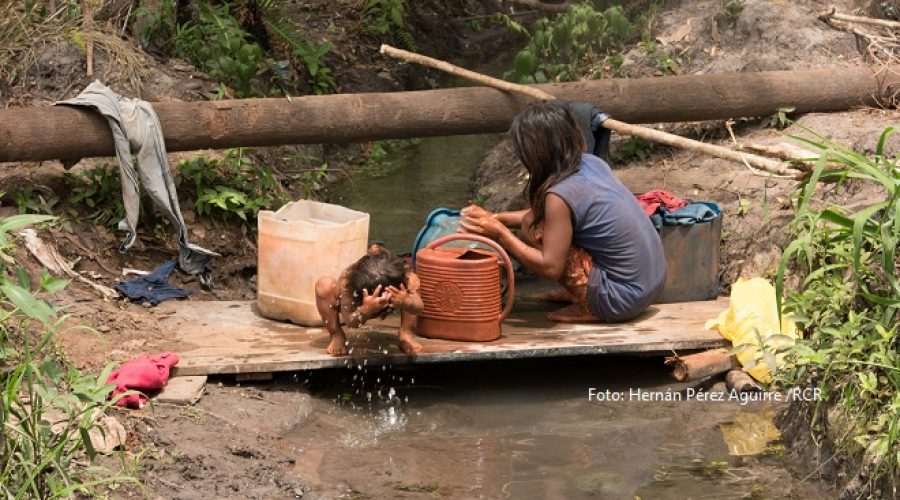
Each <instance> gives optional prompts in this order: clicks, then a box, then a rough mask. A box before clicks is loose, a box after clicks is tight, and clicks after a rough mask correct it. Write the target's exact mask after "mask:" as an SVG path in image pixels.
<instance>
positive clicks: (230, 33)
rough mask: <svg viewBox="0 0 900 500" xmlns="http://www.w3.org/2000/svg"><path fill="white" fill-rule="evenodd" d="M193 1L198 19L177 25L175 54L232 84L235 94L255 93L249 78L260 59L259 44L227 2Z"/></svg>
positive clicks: (251, 78)
mask: <svg viewBox="0 0 900 500" xmlns="http://www.w3.org/2000/svg"><path fill="white" fill-rule="evenodd" d="M196 5H197V10H198V13H199V19H200V22H199V23H198V24H185V25H182V26H178V27H177V29H176V30H175V52H176V54H177V55H179V56H180V57H184V58H185V59H187V60H188V61H190V62H192V63H193V64H195V65H197V66H198V67H200V68H202V69H203V70H204V71H206V72H208V73H209V74H210V76H212V77H213V78H217V79H219V80H221V81H223V82H225V83H227V84H228V85H229V86H231V87H233V88H234V89H235V92H236V94H237V96H238V97H251V96H255V95H257V94H258V92H256V91H255V90H254V88H253V85H252V80H253V78H254V77H255V76H256V75H257V73H258V71H259V70H260V67H261V64H262V62H263V51H262V48H261V47H260V46H259V44H257V43H255V42H253V41H251V40H250V36H249V34H248V33H247V32H246V31H244V29H243V28H242V27H241V25H240V23H239V22H238V21H237V19H235V17H234V16H233V15H232V14H231V6H230V4H228V3H224V4H221V5H211V4H208V3H206V2H197V3H196Z"/></svg>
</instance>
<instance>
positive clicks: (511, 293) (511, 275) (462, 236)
mask: <svg viewBox="0 0 900 500" xmlns="http://www.w3.org/2000/svg"><path fill="white" fill-rule="evenodd" d="M457 240H470V241H477V242H478V243H483V244H485V245H487V246H489V247H491V248H493V249H494V251H495V252H497V254H498V255H499V256H500V258H501V259H502V260H503V264H504V265H505V267H506V281H507V283H509V289H507V291H506V307H504V308H503V312H501V313H500V318H499V319H500V321H503V320H505V319H506V317H507V316H509V313H510V311H512V306H513V302H514V300H515V296H516V273H515V271H514V270H513V266H512V261H511V260H510V258H509V254H507V253H506V250H504V249H503V247H501V246H500V245H499V244H498V243H497V242H496V241H494V240H492V239H489V238H485V237H484V236H478V235H477V234H466V233H455V234H448V235H447V236H442V237H440V238H438V239H436V240H434V241H432V242H431V243H429V244H428V245H427V246H426V247H425V248H428V249H435V248H437V247H439V246H441V245H443V244H444V243H448V242H451V241H457Z"/></svg>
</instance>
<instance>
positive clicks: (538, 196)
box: [509, 101, 586, 227]
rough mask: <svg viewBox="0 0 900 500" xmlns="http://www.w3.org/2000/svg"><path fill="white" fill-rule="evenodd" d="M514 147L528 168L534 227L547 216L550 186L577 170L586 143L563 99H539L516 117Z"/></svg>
mask: <svg viewBox="0 0 900 500" xmlns="http://www.w3.org/2000/svg"><path fill="white" fill-rule="evenodd" d="M509 137H510V141H511V142H512V147H513V151H514V152H515V153H516V156H517V157H518V158H519V161H521V162H522V165H524V166H525V170H527V171H528V174H529V177H528V184H526V185H525V189H524V191H523V194H524V196H525V199H526V200H528V204H529V205H531V211H532V213H534V221H533V222H532V227H536V226H537V225H538V224H540V223H541V222H543V220H544V198H545V197H546V196H547V190H549V189H550V188H551V187H553V186H554V185H555V184H557V183H558V182H560V181H562V180H563V179H565V178H566V177H569V176H570V175H572V174H574V173H575V172H578V165H579V164H580V163H581V155H582V153H583V152H584V150H585V147H586V144H585V141H584V136H583V135H582V133H581V129H580V128H579V127H578V123H577V122H576V121H575V117H574V115H572V112H571V111H569V108H568V106H566V105H565V104H564V103H562V102H560V101H550V102H536V103H533V104H531V105H529V106H528V107H527V108H525V110H523V111H522V112H521V113H519V115H518V116H516V118H515V120H513V123H512V127H511V128H510V129H509Z"/></svg>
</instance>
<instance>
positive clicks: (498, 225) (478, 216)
mask: <svg viewBox="0 0 900 500" xmlns="http://www.w3.org/2000/svg"><path fill="white" fill-rule="evenodd" d="M461 215H462V217H463V220H461V221H460V222H459V227H460V228H461V232H465V233H472V234H477V235H480V236H484V237H486V238H490V239H492V240H499V239H500V237H501V236H502V235H503V233H504V232H508V231H509V229H507V227H506V226H505V225H504V224H503V223H502V222H500V220H499V219H498V218H497V216H496V215H495V214H493V213H491V212H489V211H487V210H485V209H483V208H481V207H479V206H478V205H469V206H467V207H466V208H464V209H462V211H461Z"/></svg>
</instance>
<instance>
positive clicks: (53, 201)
mask: <svg viewBox="0 0 900 500" xmlns="http://www.w3.org/2000/svg"><path fill="white" fill-rule="evenodd" d="M44 189H45V191H47V192H46V193H41V192H40V190H38V189H35V188H34V186H33V185H31V184H29V185H27V186H25V187H23V188H22V189H14V190H11V191H10V192H9V194H8V196H9V197H10V198H11V199H12V201H13V203H15V204H16V210H17V211H18V212H19V213H20V214H28V213H32V214H52V213H53V208H54V207H55V206H56V205H57V204H58V203H59V197H58V196H56V194H55V193H53V192H52V191H49V190H46V188H44Z"/></svg>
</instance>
